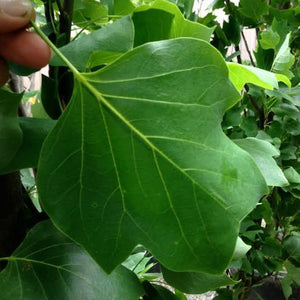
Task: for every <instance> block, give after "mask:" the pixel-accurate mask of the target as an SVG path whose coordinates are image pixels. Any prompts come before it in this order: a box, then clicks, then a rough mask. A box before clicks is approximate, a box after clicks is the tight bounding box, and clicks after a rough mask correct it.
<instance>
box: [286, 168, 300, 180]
mask: <svg viewBox="0 0 300 300" xmlns="http://www.w3.org/2000/svg"><path fill="white" fill-rule="evenodd" d="M283 172H284V176H285V177H286V179H287V180H288V181H289V182H290V183H300V174H299V173H298V172H297V171H296V170H295V169H294V168H293V167H288V168H286V169H285V170H284V171H283Z"/></svg>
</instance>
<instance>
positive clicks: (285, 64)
mask: <svg viewBox="0 0 300 300" xmlns="http://www.w3.org/2000/svg"><path fill="white" fill-rule="evenodd" d="M289 43H290V34H288V35H287V36H286V38H285V40H284V42H283V44H282V46H281V47H280V49H279V51H278V53H277V55H276V57H275V59H274V62H273V65H272V71H274V72H276V73H279V74H283V75H286V76H287V77H288V78H292V77H293V76H294V75H293V73H292V72H291V71H290V68H291V67H292V66H293V64H294V62H295V56H294V55H293V54H292V53H291V49H290V47H289Z"/></svg>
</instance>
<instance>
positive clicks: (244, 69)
mask: <svg viewBox="0 0 300 300" xmlns="http://www.w3.org/2000/svg"><path fill="white" fill-rule="evenodd" d="M227 66H228V68H229V76H230V80H231V81H232V83H233V84H234V86H235V87H236V89H237V90H238V91H241V90H242V89H243V87H244V85H245V84H246V83H252V84H255V85H257V86H260V87H262V88H265V89H270V90H273V88H276V89H278V81H283V82H284V83H285V84H286V85H288V86H290V85H291V83H290V81H289V80H288V78H287V77H285V76H283V75H281V76H277V75H278V74H275V73H272V72H268V71H265V70H262V69H259V68H254V67H251V66H245V65H239V64H236V63H230V62H228V63H227Z"/></svg>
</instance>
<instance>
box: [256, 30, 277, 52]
mask: <svg viewBox="0 0 300 300" xmlns="http://www.w3.org/2000/svg"><path fill="white" fill-rule="evenodd" d="M259 42H260V45H261V47H262V48H263V49H265V50H267V49H276V45H277V44H278V43H279V42H280V36H279V34H278V33H277V32H275V31H273V29H272V28H269V29H268V30H266V31H264V32H262V33H261V35H260V39H259Z"/></svg>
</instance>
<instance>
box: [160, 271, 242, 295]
mask: <svg viewBox="0 0 300 300" xmlns="http://www.w3.org/2000/svg"><path fill="white" fill-rule="evenodd" d="M162 272H163V276H164V279H165V280H166V282H167V283H168V284H170V285H171V286H173V287H175V288H176V289H179V290H180V291H182V292H184V293H187V294H202V293H205V292H208V291H213V290H215V289H216V288H219V287H221V286H225V285H233V284H236V283H237V281H234V280H232V279H231V278H230V277H228V276H227V275H225V274H222V275H212V274H206V273H195V272H190V273H187V272H172V271H170V270H168V269H166V268H164V267H163V266H162Z"/></svg>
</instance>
